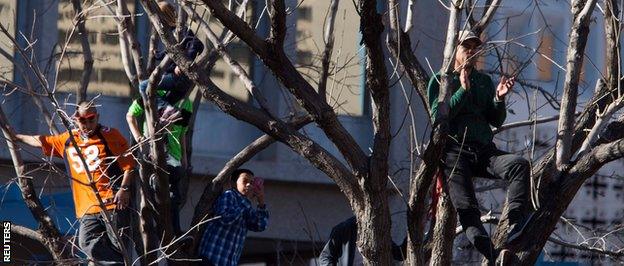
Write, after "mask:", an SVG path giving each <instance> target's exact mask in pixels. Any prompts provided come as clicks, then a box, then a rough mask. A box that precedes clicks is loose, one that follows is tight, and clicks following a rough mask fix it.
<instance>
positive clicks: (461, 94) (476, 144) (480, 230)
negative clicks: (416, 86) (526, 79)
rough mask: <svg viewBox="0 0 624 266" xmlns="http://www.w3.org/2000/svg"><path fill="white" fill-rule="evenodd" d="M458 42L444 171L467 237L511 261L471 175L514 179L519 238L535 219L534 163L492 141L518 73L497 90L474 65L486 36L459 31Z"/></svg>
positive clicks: (512, 212)
mask: <svg viewBox="0 0 624 266" xmlns="http://www.w3.org/2000/svg"><path fill="white" fill-rule="evenodd" d="M458 40H459V46H458V47H457V52H456V54H455V65H454V69H455V70H454V72H453V73H452V74H451V84H450V87H449V89H450V90H451V94H452V97H451V99H450V101H449V107H450V110H449V138H448V140H447V145H446V148H445V154H446V155H445V156H444V157H443V159H444V163H443V165H442V169H443V170H444V173H445V174H446V176H447V177H448V180H449V192H450V193H449V194H450V196H451V201H452V202H453V205H454V206H455V208H456V209H457V214H458V216H459V222H460V223H461V225H462V227H463V228H464V230H465V232H466V236H467V237H468V239H469V240H470V242H471V243H472V244H473V245H474V247H475V248H476V249H477V250H478V251H479V252H480V253H481V254H483V256H485V257H486V258H487V259H488V260H489V262H490V263H494V262H495V261H497V262H502V261H506V260H508V257H509V256H510V255H511V253H510V252H509V251H508V250H506V249H503V250H502V251H500V252H498V251H495V250H494V248H493V245H492V241H491V240H490V237H489V236H488V233H487V231H485V228H484V227H483V224H482V222H481V219H480V217H481V213H480V211H479V203H478V201H477V198H476V196H475V190H474V184H473V182H472V178H473V177H474V176H481V177H486V178H496V179H505V180H507V181H509V188H508V191H507V199H508V201H509V223H510V227H509V230H508V232H507V233H508V235H507V243H510V242H512V241H514V240H516V239H517V237H518V236H519V235H520V233H521V232H522V229H523V227H524V226H525V225H526V222H527V221H528V219H529V217H530V215H529V208H528V198H529V193H530V191H529V190H530V185H529V173H530V168H529V163H528V161H527V160H526V159H524V158H523V157H521V156H518V155H514V154H509V153H507V152H504V151H501V150H499V149H497V148H496V146H495V145H494V143H493V142H492V139H493V137H494V134H493V133H492V129H491V127H490V126H494V127H499V126H501V125H502V124H503V122H504V121H505V117H506V109H505V96H506V95H507V94H508V93H509V92H510V91H511V89H512V87H513V85H514V77H511V78H507V77H504V76H503V77H501V80H500V83H499V84H498V86H497V87H496V88H495V87H494V84H493V83H492V79H491V78H490V77H489V76H488V75H486V74H483V73H481V72H479V71H477V70H476V69H474V65H475V61H476V57H477V56H476V55H477V52H478V50H479V47H480V46H481V44H482V41H481V39H479V37H477V36H476V35H475V34H474V33H473V32H470V31H460V33H459V38H458ZM439 80H440V74H436V75H435V76H434V77H432V78H431V80H430V81H429V87H428V89H427V93H428V98H429V102H430V103H431V111H432V112H431V113H432V116H433V118H434V119H435V117H436V113H437V109H438V93H439V86H440V85H439ZM499 254H500V255H499ZM497 258H498V259H497Z"/></svg>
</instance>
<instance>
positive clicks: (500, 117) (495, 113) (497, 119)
mask: <svg viewBox="0 0 624 266" xmlns="http://www.w3.org/2000/svg"><path fill="white" fill-rule="evenodd" d="M486 82H487V86H489V87H488V91H490V92H491V93H490V99H492V100H491V101H490V106H489V108H488V111H487V112H486V114H485V117H486V118H487V120H488V122H489V123H490V125H492V126H495V127H500V126H502V125H503V123H504V122H505V119H506V118H507V108H506V106H505V101H504V100H503V101H496V89H495V88H494V83H493V82H492V79H491V78H489V77H488V79H487V81H486Z"/></svg>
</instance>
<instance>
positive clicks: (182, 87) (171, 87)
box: [139, 73, 193, 110]
mask: <svg viewBox="0 0 624 266" xmlns="http://www.w3.org/2000/svg"><path fill="white" fill-rule="evenodd" d="M147 83H148V80H143V81H141V83H139V92H140V93H141V95H145V94H146V93H147ZM192 86H193V82H191V80H190V79H189V78H188V77H187V76H186V75H184V74H182V75H180V76H178V75H176V74H174V73H166V74H164V75H163V76H162V79H161V80H160V83H158V88H156V89H157V90H159V91H164V95H162V96H157V97H156V108H157V109H158V110H160V109H162V108H164V107H165V106H167V105H175V104H176V103H177V102H178V101H180V100H182V99H183V98H184V96H186V94H187V92H188V91H189V90H190V89H191V87H192Z"/></svg>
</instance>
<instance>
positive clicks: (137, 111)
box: [128, 100, 143, 116]
mask: <svg viewBox="0 0 624 266" xmlns="http://www.w3.org/2000/svg"><path fill="white" fill-rule="evenodd" d="M128 113H129V114H132V116H142V115H143V107H142V106H141V104H139V101H138V100H134V101H132V104H131V105H130V107H129V108H128Z"/></svg>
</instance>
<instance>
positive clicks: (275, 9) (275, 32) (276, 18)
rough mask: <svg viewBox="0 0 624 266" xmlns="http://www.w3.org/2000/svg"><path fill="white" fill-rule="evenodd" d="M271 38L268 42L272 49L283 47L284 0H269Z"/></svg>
mask: <svg viewBox="0 0 624 266" xmlns="http://www.w3.org/2000/svg"><path fill="white" fill-rule="evenodd" d="M269 2H270V3H271V12H269V18H270V19H271V38H270V39H269V43H271V44H272V45H273V46H274V49H277V50H281V49H283V48H284V38H286V4H285V3H284V0H271V1H269Z"/></svg>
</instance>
